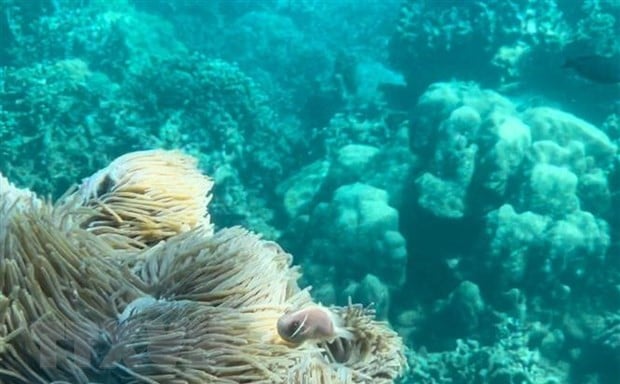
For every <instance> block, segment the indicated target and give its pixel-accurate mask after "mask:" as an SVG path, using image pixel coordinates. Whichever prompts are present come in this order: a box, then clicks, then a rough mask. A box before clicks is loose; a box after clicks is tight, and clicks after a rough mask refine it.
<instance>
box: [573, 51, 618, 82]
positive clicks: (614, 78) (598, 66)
mask: <svg viewBox="0 0 620 384" xmlns="http://www.w3.org/2000/svg"><path fill="white" fill-rule="evenodd" d="M563 68H572V69H574V70H575V71H576V72H577V73H578V74H579V75H580V76H581V77H583V78H585V79H588V80H590V81H593V82H596V83H601V84H615V83H620V54H616V55H613V56H601V55H587V56H578V57H573V58H570V59H567V60H566V62H565V63H564V65H563Z"/></svg>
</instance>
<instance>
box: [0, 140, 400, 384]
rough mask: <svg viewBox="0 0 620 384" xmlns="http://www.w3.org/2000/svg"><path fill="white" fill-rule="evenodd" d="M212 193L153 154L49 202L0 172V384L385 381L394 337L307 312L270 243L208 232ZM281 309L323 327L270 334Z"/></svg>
mask: <svg viewBox="0 0 620 384" xmlns="http://www.w3.org/2000/svg"><path fill="white" fill-rule="evenodd" d="M160 173H161V174H160ZM211 186H212V185H211V182H210V180H209V179H208V178H206V177H204V176H202V175H200V173H199V172H198V171H197V169H196V168H195V162H194V161H193V160H191V159H190V158H188V157H187V156H185V155H182V154H180V153H178V152H167V151H147V152H138V153H134V154H128V155H125V156H122V157H120V158H119V159H117V160H115V161H114V162H113V163H112V164H111V165H110V166H109V167H107V168H105V169H104V170H102V171H100V172H98V173H97V174H95V175H94V176H92V177H91V178H88V179H86V181H85V182H84V184H82V186H81V187H80V188H79V189H78V190H77V191H74V192H73V193H71V194H68V195H67V196H65V197H64V198H62V199H61V200H60V202H58V203H57V204H55V205H53V204H51V203H48V202H46V201H43V200H40V199H38V198H36V197H35V196H34V195H33V194H32V193H30V192H28V191H24V190H19V189H17V188H15V187H13V186H11V185H10V184H9V183H8V181H7V180H6V179H3V178H2V177H1V176H0V213H2V216H1V217H0V381H1V382H3V383H8V384H22V383H41V384H43V383H45V384H47V383H52V382H71V383H79V384H82V383H91V382H105V383H110V384H116V383H153V384H154V383H160V384H164V383H171V384H172V383H180V382H182V383H231V384H241V383H265V384H267V383H269V384H278V383H282V384H284V383H287V384H288V383H290V384H302V383H303V384H328V383H330V384H341V383H342V384H345V383H347V384H348V383H352V384H356V383H369V382H372V383H385V384H388V383H393V381H394V380H395V379H396V378H397V377H398V376H399V375H400V374H402V371H403V370H404V368H405V366H406V363H405V359H404V353H403V344H402V340H401V339H400V338H399V337H398V336H397V335H396V333H395V332H394V331H392V330H391V329H390V328H389V327H388V326H387V324H385V323H380V322H377V321H375V320H374V313H373V312H372V311H371V310H369V309H366V308H363V307H361V306H358V305H353V304H349V305H348V306H345V307H329V308H327V307H323V306H320V305H319V304H316V303H314V302H313V300H312V297H311V295H310V292H309V290H307V289H301V288H300V287H299V286H298V284H297V280H298V278H299V277H300V272H299V270H298V268H297V267H295V266H293V264H292V261H293V260H292V256H291V255H290V254H288V253H287V252H286V251H284V250H283V249H282V248H281V247H280V246H279V245H278V244H277V243H274V242H271V241H266V240H263V239H261V238H260V236H258V235H256V234H254V233H252V232H250V231H247V230H245V229H243V228H240V227H232V228H224V229H221V230H219V231H217V232H214V231H213V227H212V225H211V223H210V222H209V219H208V215H207V207H206V205H207V204H208V202H209V199H210V198H209V195H208V193H209V191H210V189H211ZM119 255H121V256H122V257H119ZM292 308H297V309H298V310H300V311H301V312H297V311H293V312H291V309H292ZM303 311H306V312H303ZM307 311H310V312H312V311H318V312H316V313H314V314H318V315H319V316H310V315H308V316H305V314H307V313H308V312H307ZM293 313H295V314H296V316H297V317H299V315H300V314H301V315H303V316H301V318H302V319H305V320H304V323H303V326H304V327H306V326H309V325H311V324H313V323H315V322H316V321H317V320H321V321H324V323H322V324H323V325H326V327H323V328H315V329H314V330H313V332H312V335H313V336H314V337H307V336H308V335H309V334H310V333H303V332H304V330H305V329H306V328H303V329H301V330H300V331H298V330H297V328H294V327H293V328H290V327H288V328H286V327H283V326H282V324H283V319H287V317H286V316H290V315H291V314H293ZM325 321H327V323H325ZM300 324H301V323H300ZM291 329H292V333H289V334H287V333H286V332H291ZM293 334H294V335H293ZM287 335H288V337H287ZM298 335H303V336H304V337H302V338H298V337H297V336H298ZM287 338H288V340H287Z"/></svg>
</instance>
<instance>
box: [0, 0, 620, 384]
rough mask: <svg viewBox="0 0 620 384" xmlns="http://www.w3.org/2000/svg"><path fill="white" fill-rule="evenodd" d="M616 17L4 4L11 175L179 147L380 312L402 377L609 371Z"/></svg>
mask: <svg viewBox="0 0 620 384" xmlns="http://www.w3.org/2000/svg"><path fill="white" fill-rule="evenodd" d="M618 20H620V4H619V3H618V2H617V1H614V0H600V1H584V2H575V1H570V0H566V1H562V0H555V1H554V0H539V1H526V0H514V1H492V0H487V1H482V2H473V1H464V0H462V1H421V0H420V1H414V0H404V1H397V0H387V1H370V0H364V1H350V0H315V1H313V0H269V1H250V0H248V1H233V0H219V1H216V0H176V1H175V0H167V1H166V0H134V1H131V0H118V1H104V0H90V1H89V0H0V173H2V175H4V176H5V177H7V178H8V179H9V180H11V181H12V182H13V183H15V184H16V185H17V186H18V187H21V188H28V189H31V190H33V191H35V192H36V193H38V194H40V195H42V196H50V197H52V198H58V197H59V196H61V195H62V194H63V193H64V192H65V191H66V190H67V189H69V188H70V187H71V186H72V185H74V184H75V183H79V182H80V180H81V179H82V178H84V177H87V176H89V175H91V174H93V173H94V172H95V171H97V170H98V169H101V168H103V167H105V166H106V165H107V164H109V163H110V162H111V161H112V160H113V159H114V158H116V157H118V156H120V155H122V154H124V153H127V152H131V151H136V150H143V149H152V148H166V149H181V150H183V151H185V152H186V153H188V154H190V155H192V156H195V157H196V158H198V160H199V164H200V167H201V169H202V170H203V171H204V172H205V173H206V174H208V175H210V176H211V177H212V178H213V179H214V181H215V190H214V198H213V201H212V202H211V203H210V205H209V212H210V214H211V216H212V221H213V222H214V223H215V224H216V227H217V228H224V227H229V226H232V225H242V226H244V227H246V228H249V229H251V230H253V231H256V232H258V233H260V234H262V236H263V237H264V238H266V239H269V240H275V241H277V242H278V243H280V244H281V245H282V246H283V247H284V248H285V249H286V250H287V251H289V252H291V253H292V254H293V256H294V262H295V263H296V264H298V265H300V266H301V267H302V271H303V277H302V283H303V284H304V285H309V286H312V294H313V296H314V297H315V299H316V300H318V301H320V302H322V303H323V304H326V305H332V304H334V305H345V304H346V303H347V302H348V299H349V298H351V299H352V300H353V301H354V302H359V303H364V304H371V303H374V306H375V308H376V310H377V317H378V318H379V319H381V320H385V321H387V322H389V324H390V326H391V327H392V328H394V329H395V330H396V331H397V332H398V334H399V335H400V336H401V337H402V338H403V340H404V342H405V344H406V345H407V358H408V363H409V371H408V372H407V374H406V377H404V378H403V380H402V382H403V383H493V384H500V383H571V384H573V383H574V384H581V383H588V384H595V383H600V384H607V383H610V384H611V383H616V382H617V380H618V378H619V377H620V244H619V240H620V215H619V213H618V212H620V155H619V152H618V145H619V144H620V62H618V58H619V57H620V56H618V55H619V54H620V46H619V45H618V44H619V43H618V41H620V39H619V36H620V21H618ZM1 347H2V345H0V352H1V350H2V349H1ZM1 356H2V355H1V354H0V373H1V371H2V358H1Z"/></svg>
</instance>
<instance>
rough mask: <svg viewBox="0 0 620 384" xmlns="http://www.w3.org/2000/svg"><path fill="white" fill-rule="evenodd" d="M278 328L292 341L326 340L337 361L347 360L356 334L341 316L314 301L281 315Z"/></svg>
mask: <svg viewBox="0 0 620 384" xmlns="http://www.w3.org/2000/svg"><path fill="white" fill-rule="evenodd" d="M277 328H278V334H279V335H280V337H281V338H282V339H283V340H285V341H287V342H289V343H291V344H296V345H298V344H301V343H303V342H305V341H314V342H317V343H322V342H324V343H326V347H327V349H328V350H329V352H330V354H331V355H332V358H333V359H334V360H335V361H337V362H345V361H347V360H348V359H349V357H350V355H351V348H350V346H351V344H350V342H351V340H353V334H352V333H351V332H350V331H348V330H347V329H346V328H345V327H344V325H343V321H342V319H341V318H340V317H338V316H337V315H336V314H334V313H333V312H332V311H330V310H329V309H328V308H325V307H323V306H320V305H314V306H310V307H307V308H303V309H300V310H298V311H295V312H288V313H285V314H284V315H282V316H280V318H279V319H278V324H277Z"/></svg>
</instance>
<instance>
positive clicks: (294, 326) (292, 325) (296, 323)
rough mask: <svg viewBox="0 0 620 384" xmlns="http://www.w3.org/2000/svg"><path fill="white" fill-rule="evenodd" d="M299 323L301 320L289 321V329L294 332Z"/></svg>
mask: <svg viewBox="0 0 620 384" xmlns="http://www.w3.org/2000/svg"><path fill="white" fill-rule="evenodd" d="M300 325H301V322H300V321H299V320H293V322H292V323H291V328H292V329H291V330H292V331H293V332H295V331H296V330H297V328H299V326H300Z"/></svg>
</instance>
